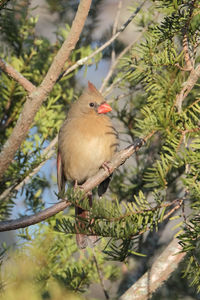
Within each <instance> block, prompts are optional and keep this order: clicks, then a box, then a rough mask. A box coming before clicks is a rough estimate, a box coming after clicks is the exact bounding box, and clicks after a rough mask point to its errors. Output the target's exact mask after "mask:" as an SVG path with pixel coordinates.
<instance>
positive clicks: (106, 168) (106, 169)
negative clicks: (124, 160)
mask: <svg viewBox="0 0 200 300" xmlns="http://www.w3.org/2000/svg"><path fill="white" fill-rule="evenodd" d="M101 167H102V168H103V169H104V170H105V171H107V172H108V175H109V176H110V175H111V173H112V171H111V168H110V167H109V165H108V163H107V162H104V163H103V164H102V165H101Z"/></svg>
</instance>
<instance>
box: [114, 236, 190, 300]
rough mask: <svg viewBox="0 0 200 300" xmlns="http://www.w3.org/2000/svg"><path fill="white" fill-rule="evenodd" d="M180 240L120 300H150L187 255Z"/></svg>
mask: <svg viewBox="0 0 200 300" xmlns="http://www.w3.org/2000/svg"><path fill="white" fill-rule="evenodd" d="M181 250H182V247H181V246H180V244H179V240H178V239H173V240H172V241H171V242H170V243H169V245H168V246H167V248H166V249H165V250H164V251H163V252H162V253H161V255H160V256H159V257H158V258H157V259H156V261H155V262H154V263H153V265H152V267H151V268H150V269H149V270H148V271H147V272H146V273H145V274H144V275H143V276H142V277H141V278H140V279H139V280H137V282H136V283H135V284H133V285H132V286H131V287H130V288H129V289H128V290H127V291H126V292H125V293H124V294H123V295H122V296H121V297H120V298H119V300H148V299H150V297H151V295H152V294H153V293H154V292H155V291H156V290H157V289H158V288H159V287H160V286H161V285H162V284H163V283H164V282H165V281H166V280H167V279H168V278H169V277H170V275H171V274H172V273H173V272H174V271H175V270H176V269H177V266H178V265H179V263H180V262H181V261H182V260H183V258H184V257H185V255H186V253H184V252H181Z"/></svg>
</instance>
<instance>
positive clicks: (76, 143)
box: [57, 81, 118, 249]
mask: <svg viewBox="0 0 200 300" xmlns="http://www.w3.org/2000/svg"><path fill="white" fill-rule="evenodd" d="M111 110H112V108H111V106H110V105H109V104H108V103H107V102H106V101H105V99H104V98H103V96H102V95H101V93H100V92H99V91H98V90H97V89H96V87H95V86H94V85H93V84H92V83H91V82H90V81H88V86H87V87H86V88H85V89H84V91H83V93H82V94H81V96H80V97H79V99H78V100H77V101H75V102H73V103H72V104H71V107H70V109H69V111H68V114H67V117H66V119H65V121H64V123H63V125H62V126H61V128H60V131H59V135H58V154H57V183H58V190H59V192H61V191H65V184H66V182H69V183H72V184H73V185H74V186H76V185H82V184H83V183H84V182H85V181H87V179H88V178H90V177H91V176H93V175H95V174H96V173H97V172H98V171H99V169H100V168H101V167H103V168H106V167H108V165H107V163H108V162H109V161H110V160H111V159H112V157H113V156H114V154H115V152H116V151H117V146H118V136H117V131H116V130H115V128H114V127H113V125H112V122H111V120H110V118H109V117H108V116H107V115H106V114H107V113H108V112H110V111H111ZM110 179H111V176H109V177H108V178H106V179H105V180H104V181H103V182H102V183H101V184H100V185H99V186H98V195H99V197H101V196H102V195H103V194H104V193H105V192H106V190H107V187H108V185H109V182H110ZM88 198H89V205H90V207H91V206H92V196H91V194H89V196H88ZM75 216H76V217H79V221H78V228H84V224H83V222H81V221H80V217H81V218H88V212H87V211H85V210H83V209H82V208H80V207H78V206H75ZM81 223H82V224H81ZM91 238H92V237H91ZM91 240H92V239H91ZM76 242H77V246H78V247H79V248H80V249H84V248H86V246H87V245H89V243H90V242H89V240H88V237H87V236H86V235H84V234H81V233H77V234H76ZM94 242H95V238H94V237H93V243H94Z"/></svg>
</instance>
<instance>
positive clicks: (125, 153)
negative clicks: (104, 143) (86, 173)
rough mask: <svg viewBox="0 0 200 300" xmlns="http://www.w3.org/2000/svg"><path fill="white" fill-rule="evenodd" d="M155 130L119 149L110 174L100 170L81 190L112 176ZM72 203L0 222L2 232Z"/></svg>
mask: <svg viewBox="0 0 200 300" xmlns="http://www.w3.org/2000/svg"><path fill="white" fill-rule="evenodd" d="M154 133H155V132H152V133H150V134H149V135H148V136H147V137H146V138H145V139H144V140H141V139H138V140H136V142H135V143H134V144H133V145H130V146H129V147H127V148H125V149H124V150H121V151H119V152H118V153H116V155H115V156H114V157H113V159H112V161H111V162H110V163H109V174H108V172H107V170H104V169H103V168H102V169H100V170H99V172H98V173H97V174H96V175H94V176H92V177H91V178H89V179H88V180H87V181H86V182H85V183H84V184H83V185H82V186H81V190H82V191H84V192H85V193H87V192H89V191H91V190H92V189H93V188H95V187H96V186H97V185H99V184H100V183H101V182H102V181H104V180H105V179H106V178H107V177H108V176H110V174H111V173H113V172H114V170H115V169H117V168H118V167H119V166H120V165H122V164H123V163H124V162H125V161H126V160H127V159H128V158H129V157H130V156H131V155H133V154H134V153H135V152H136V151H137V150H139V149H140V148H141V147H142V146H143V145H144V144H145V142H146V141H147V140H149V139H150V138H151V136H152V135H153V134H154ZM69 205H71V203H70V202H69V201H68V199H65V200H63V201H60V202H58V203H56V204H54V205H53V206H51V207H49V208H47V209H44V210H43V211H41V212H39V213H37V214H34V215H31V216H25V217H22V218H19V219H15V220H8V221H2V222H0V232H1V231H8V230H13V229H19V228H24V227H27V226H30V225H34V224H37V223H39V222H41V221H44V220H46V219H47V218H49V217H51V216H54V215H55V214H57V213H58V212H60V211H63V210H64V209H65V208H66V207H68V206H69Z"/></svg>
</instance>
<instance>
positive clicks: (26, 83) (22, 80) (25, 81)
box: [0, 58, 36, 93]
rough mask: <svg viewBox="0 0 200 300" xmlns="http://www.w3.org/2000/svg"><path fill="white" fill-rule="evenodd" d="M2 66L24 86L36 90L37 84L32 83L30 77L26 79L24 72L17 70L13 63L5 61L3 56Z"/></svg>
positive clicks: (26, 88) (0, 65)
mask: <svg viewBox="0 0 200 300" xmlns="http://www.w3.org/2000/svg"><path fill="white" fill-rule="evenodd" d="M0 68H1V69H2V70H3V71H4V72H5V73H6V74H7V75H8V76H10V77H11V78H12V79H14V80H15V81H17V82H18V83H19V84H21V86H23V88H24V89H25V90H26V91H27V92H29V93H31V92H33V91H34V89H35V88H36V86H35V85H34V84H32V83H31V82H30V81H29V80H28V79H26V78H25V77H24V76H23V75H22V74H20V73H19V72H18V71H17V70H15V69H14V68H13V67H12V66H11V65H9V64H8V63H7V62H5V61H4V59H3V58H0Z"/></svg>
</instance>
